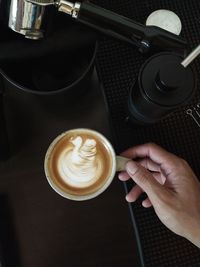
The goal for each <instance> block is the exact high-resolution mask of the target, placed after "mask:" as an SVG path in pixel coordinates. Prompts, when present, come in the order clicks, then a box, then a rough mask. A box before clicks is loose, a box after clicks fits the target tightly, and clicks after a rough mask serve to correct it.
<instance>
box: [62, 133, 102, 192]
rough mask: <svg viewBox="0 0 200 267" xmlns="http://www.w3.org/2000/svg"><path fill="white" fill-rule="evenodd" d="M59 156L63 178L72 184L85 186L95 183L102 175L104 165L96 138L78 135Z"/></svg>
mask: <svg viewBox="0 0 200 267" xmlns="http://www.w3.org/2000/svg"><path fill="white" fill-rule="evenodd" d="M71 144H72V146H71V145H70V147H68V148H66V149H65V150H64V151H63V152H62V154H61V155H60V158H59V164H58V166H59V173H60V175H61V177H62V179H63V180H64V181H65V182H66V183H67V184H70V185H72V186H76V187H85V186H90V185H91V184H93V183H95V182H96V181H97V180H98V178H99V177H100V176H101V175H102V172H103V166H102V161H101V158H100V155H98V151H97V148H96V141H95V140H94V139H86V140H85V141H83V139H82V137H80V136H78V137H76V138H74V139H71Z"/></svg>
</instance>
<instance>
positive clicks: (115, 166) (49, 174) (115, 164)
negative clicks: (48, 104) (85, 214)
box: [44, 128, 130, 201]
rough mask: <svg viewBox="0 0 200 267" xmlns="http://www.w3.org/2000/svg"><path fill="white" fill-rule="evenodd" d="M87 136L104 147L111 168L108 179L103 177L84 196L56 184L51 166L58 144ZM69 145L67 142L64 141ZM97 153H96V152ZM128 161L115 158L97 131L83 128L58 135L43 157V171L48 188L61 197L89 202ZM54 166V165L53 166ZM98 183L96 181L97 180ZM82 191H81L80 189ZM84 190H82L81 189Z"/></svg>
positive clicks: (108, 145)
mask: <svg viewBox="0 0 200 267" xmlns="http://www.w3.org/2000/svg"><path fill="white" fill-rule="evenodd" d="M81 134H82V135H87V136H90V137H91V136H93V137H94V138H95V140H97V142H99V144H102V145H103V146H105V148H106V149H105V151H107V150H108V152H105V153H107V156H108V157H109V163H110V162H111V164H112V166H110V167H109V170H110V171H109V175H108V177H107V176H105V177H106V178H105V179H103V180H102V184H100V186H98V187H97V188H95V186H93V187H94V189H93V191H92V192H89V193H86V194H79V193H78V192H79V188H77V189H76V188H75V189H73V190H74V192H69V191H68V189H67V187H68V186H67V185H66V188H64V187H63V186H61V184H59V183H58V179H57V178H56V177H55V176H56V175H54V174H53V171H52V168H53V167H52V166H54V158H53V157H54V156H53V155H54V154H56V153H55V152H54V151H55V150H56V148H57V147H58V145H59V144H60V142H64V141H63V140H65V138H70V136H75V135H77V136H79V135H81ZM66 142H68V143H69V141H66ZM97 153H98V152H97ZM58 154H59V153H58ZM129 160H130V159H127V158H124V157H121V156H116V154H115V151H114V148H113V146H112V145H111V143H110V142H109V141H108V139H107V138H106V137H105V136H103V135H102V134H100V133H99V132H97V131H94V130H91V129H84V128H78V129H72V130H69V131H66V132H64V133H62V134H61V135H59V136H58V137H57V138H56V139H55V140H54V141H53V142H52V143H51V144H50V146H49V148H48V150H47V153H46V156H45V161H44V169H45V174H46V178H47V181H48V183H49V184H50V186H51V187H52V188H53V189H54V190H55V191H56V192H57V193H58V194H59V195H61V196H63V197H64V198H67V199H70V200H76V201H83V200H89V199H92V198H95V197H97V196H98V195H100V194H101V193H103V192H104V191H105V190H106V189H107V188H108V187H109V185H110V184H111V182H112V181H113V178H114V177H115V173H116V172H117V171H122V170H125V165H126V163H127V162H128V161H129ZM55 165H56V164H55ZM97 182H98V180H97ZM81 190H82V189H81ZM83 190H84V188H83Z"/></svg>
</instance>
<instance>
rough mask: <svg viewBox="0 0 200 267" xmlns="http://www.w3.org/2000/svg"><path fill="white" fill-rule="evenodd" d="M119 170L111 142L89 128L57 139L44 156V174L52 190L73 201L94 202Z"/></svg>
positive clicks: (71, 132) (73, 131)
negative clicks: (117, 169)
mask: <svg viewBox="0 0 200 267" xmlns="http://www.w3.org/2000/svg"><path fill="white" fill-rule="evenodd" d="M115 171H116V159H115V152H114V150H113V148H112V146H111V145H110V143H109V141H107V139H106V138H105V137H104V136H103V135H101V134H100V133H98V132H95V131H93V130H90V129H82V128H81V129H74V130H69V131H67V132H65V133H63V134H61V135H60V136H58V137H57V138H56V139H55V140H54V141H53V142H52V143H51V145H50V147H49V148H48V150H47V153H46V156H45V174H46V177H47V180H48V182H49V184H50V185H51V187H52V188H53V189H54V190H55V191H56V192H57V193H59V194H60V195H61V196H64V197H66V198H69V199H73V200H86V199H91V198H93V197H95V196H97V195H99V194H101V193H102V192H103V191H104V190H105V189H106V188H107V187H108V186H109V184H110V183H111V181H112V179H113V177H114V174H115Z"/></svg>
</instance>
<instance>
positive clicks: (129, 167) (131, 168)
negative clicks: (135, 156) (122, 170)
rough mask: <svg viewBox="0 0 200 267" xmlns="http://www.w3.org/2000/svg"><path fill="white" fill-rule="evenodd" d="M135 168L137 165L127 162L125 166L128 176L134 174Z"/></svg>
mask: <svg viewBox="0 0 200 267" xmlns="http://www.w3.org/2000/svg"><path fill="white" fill-rule="evenodd" d="M137 168H138V165H137V163H136V162H134V161H129V162H128V163H127V164H126V169H127V171H128V172H129V173H130V174H132V175H134V174H135V172H136V170H137Z"/></svg>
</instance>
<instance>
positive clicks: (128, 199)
mask: <svg viewBox="0 0 200 267" xmlns="http://www.w3.org/2000/svg"><path fill="white" fill-rule="evenodd" d="M126 201H127V202H129V203H131V202H135V200H132V199H130V197H129V195H127V196H126Z"/></svg>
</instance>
